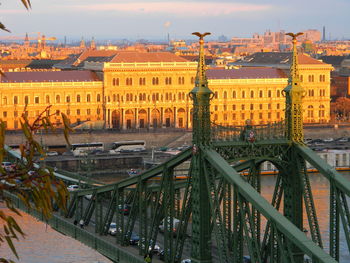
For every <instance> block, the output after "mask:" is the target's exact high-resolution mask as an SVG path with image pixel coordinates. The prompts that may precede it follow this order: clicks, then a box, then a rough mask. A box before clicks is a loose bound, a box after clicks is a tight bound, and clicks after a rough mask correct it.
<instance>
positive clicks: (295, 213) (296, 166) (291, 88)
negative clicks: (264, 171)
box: [282, 33, 307, 263]
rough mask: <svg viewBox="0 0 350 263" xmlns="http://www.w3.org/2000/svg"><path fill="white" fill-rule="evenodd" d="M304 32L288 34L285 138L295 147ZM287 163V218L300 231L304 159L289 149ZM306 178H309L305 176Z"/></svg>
mask: <svg viewBox="0 0 350 263" xmlns="http://www.w3.org/2000/svg"><path fill="white" fill-rule="evenodd" d="M302 34H303V33H297V34H293V33H288V34H287V35H289V36H291V37H292V44H293V53H292V63H291V67H290V76H289V80H288V86H287V87H286V88H285V89H284V90H283V94H284V95H285V97H286V111H285V120H286V138H287V139H288V140H290V141H291V142H292V143H295V144H301V145H303V144H304V131H303V105H302V98H303V93H304V90H303V88H302V87H301V86H300V79H299V69H298V66H299V65H298V51H297V37H298V36H300V35H302ZM283 159H284V161H285V162H286V163H288V168H287V173H286V174H284V175H283V177H282V178H283V179H282V181H283V187H284V210H283V211H284V215H285V216H286V217H287V218H288V219H289V220H290V221H291V222H292V223H293V224H294V225H295V226H296V227H298V228H299V229H300V230H303V185H302V179H303V178H302V176H303V175H304V172H305V167H306V164H305V160H304V159H302V158H301V157H300V156H299V155H298V153H297V151H296V149H295V148H294V147H292V148H290V149H289V150H288V151H287V153H286V156H285V158H283ZM304 176H307V175H304ZM292 250H293V254H294V260H295V262H296V263H302V262H304V255H303V254H302V253H300V250H299V249H297V248H296V247H295V246H293V248H292Z"/></svg>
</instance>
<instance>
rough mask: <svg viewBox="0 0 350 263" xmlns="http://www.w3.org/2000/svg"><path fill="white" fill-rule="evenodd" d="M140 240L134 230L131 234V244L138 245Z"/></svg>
mask: <svg viewBox="0 0 350 263" xmlns="http://www.w3.org/2000/svg"><path fill="white" fill-rule="evenodd" d="M139 241H140V237H139V236H138V235H137V234H136V233H135V232H132V233H131V236H130V241H129V242H130V245H133V246H136V245H138V243H139Z"/></svg>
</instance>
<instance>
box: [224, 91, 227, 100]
mask: <svg viewBox="0 0 350 263" xmlns="http://www.w3.org/2000/svg"><path fill="white" fill-rule="evenodd" d="M224 99H227V91H224Z"/></svg>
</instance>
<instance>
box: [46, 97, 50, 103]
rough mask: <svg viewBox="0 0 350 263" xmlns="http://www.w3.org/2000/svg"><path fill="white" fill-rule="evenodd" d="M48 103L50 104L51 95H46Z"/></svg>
mask: <svg viewBox="0 0 350 263" xmlns="http://www.w3.org/2000/svg"><path fill="white" fill-rule="evenodd" d="M45 100H46V103H50V95H46V99H45Z"/></svg>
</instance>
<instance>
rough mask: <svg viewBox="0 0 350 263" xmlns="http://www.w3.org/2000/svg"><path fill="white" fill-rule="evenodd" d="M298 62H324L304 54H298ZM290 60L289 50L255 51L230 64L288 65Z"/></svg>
mask: <svg viewBox="0 0 350 263" xmlns="http://www.w3.org/2000/svg"><path fill="white" fill-rule="evenodd" d="M298 60H299V64H301V65H310V64H315V65H317V64H319V65H321V64H324V65H325V63H323V62H322V61H319V60H317V59H314V58H312V57H310V56H308V55H306V54H298ZM291 62H292V53H291V52H257V53H254V54H252V55H250V56H246V57H245V58H243V59H241V60H238V61H236V62H234V63H232V64H234V65H242V66H272V65H276V66H278V65H290V64H291Z"/></svg>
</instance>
